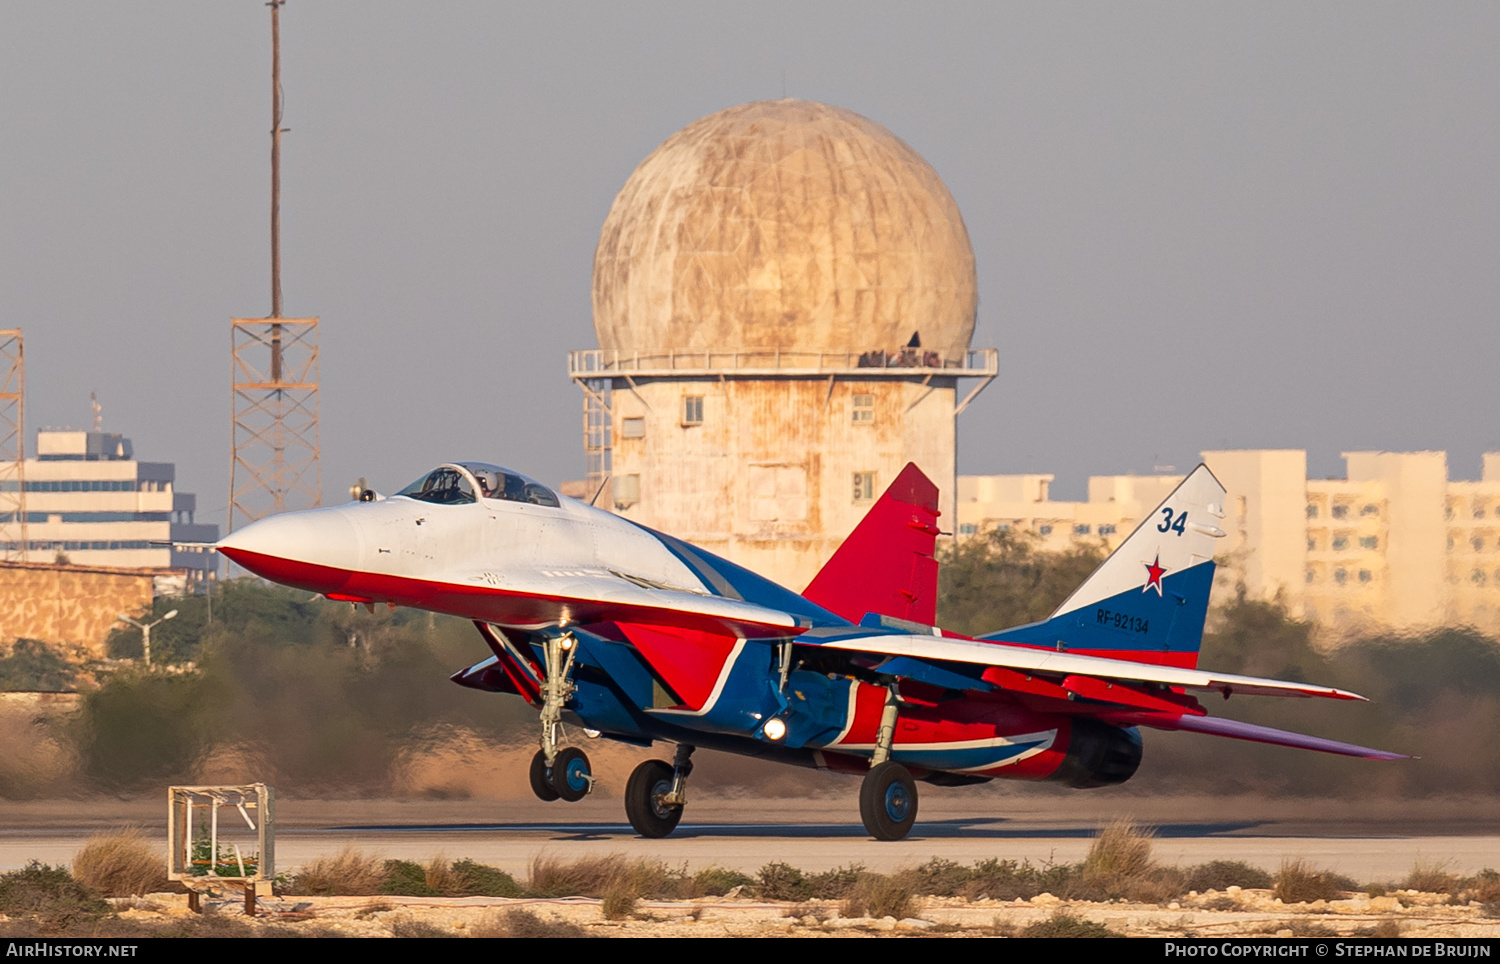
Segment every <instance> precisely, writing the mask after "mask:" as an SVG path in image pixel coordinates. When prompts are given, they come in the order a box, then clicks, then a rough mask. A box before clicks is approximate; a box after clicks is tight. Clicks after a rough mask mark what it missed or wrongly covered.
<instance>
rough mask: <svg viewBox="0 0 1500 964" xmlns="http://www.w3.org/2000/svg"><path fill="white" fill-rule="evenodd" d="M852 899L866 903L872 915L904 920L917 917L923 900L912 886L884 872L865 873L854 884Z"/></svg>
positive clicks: (867, 910)
mask: <svg viewBox="0 0 1500 964" xmlns="http://www.w3.org/2000/svg"><path fill="white" fill-rule="evenodd" d="M849 899H850V901H858V902H859V903H861V904H863V905H864V908H865V913H866V914H868V915H869V916H870V917H894V918H896V919H897V920H902V919H904V918H907V917H915V916H917V914H918V913H920V912H921V910H922V901H921V900H919V899H918V898H917V895H916V893H914V892H913V891H912V889H911V886H910V885H909V884H907V883H905V882H904V881H902V880H901V879H900V878H898V877H887V876H886V875H884V874H865V875H864V876H862V877H860V879H859V883H857V884H855V886H854V893H853V895H851V897H850V898H849Z"/></svg>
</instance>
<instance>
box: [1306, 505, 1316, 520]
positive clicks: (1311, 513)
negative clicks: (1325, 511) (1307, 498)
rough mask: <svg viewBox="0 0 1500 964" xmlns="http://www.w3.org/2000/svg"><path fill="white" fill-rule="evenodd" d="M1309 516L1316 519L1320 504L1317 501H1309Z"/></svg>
mask: <svg viewBox="0 0 1500 964" xmlns="http://www.w3.org/2000/svg"><path fill="white" fill-rule="evenodd" d="M1307 517H1308V518H1309V519H1316V518H1317V517H1318V506H1317V504H1316V503H1313V502H1309V503H1308V504H1307Z"/></svg>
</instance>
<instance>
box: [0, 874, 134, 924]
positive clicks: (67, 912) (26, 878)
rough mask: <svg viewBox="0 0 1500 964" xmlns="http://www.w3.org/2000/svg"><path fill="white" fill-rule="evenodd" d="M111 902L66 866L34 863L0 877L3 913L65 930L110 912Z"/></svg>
mask: <svg viewBox="0 0 1500 964" xmlns="http://www.w3.org/2000/svg"><path fill="white" fill-rule="evenodd" d="M110 911H111V908H110V906H109V903H108V902H107V901H104V900H102V899H100V897H99V895H98V894H95V893H94V892H93V891H92V890H90V889H89V888H87V887H85V886H84V885H83V884H80V883H79V882H78V881H76V880H74V879H73V875H72V874H70V873H68V871H67V870H66V869H65V868H63V867H49V866H47V865H46V864H43V863H40V862H38V861H35V860H33V861H32V862H31V863H29V864H27V865H26V866H25V868H23V869H21V870H12V871H10V872H9V873H5V874H0V914H4V915H5V916H6V917H12V918H14V917H22V918H27V919H31V920H35V921H39V922H41V923H42V924H43V926H44V927H46V928H47V929H58V928H65V927H67V926H69V925H70V924H73V923H75V922H78V921H81V920H90V919H95V918H98V917H102V916H104V915H105V914H108V913H110Z"/></svg>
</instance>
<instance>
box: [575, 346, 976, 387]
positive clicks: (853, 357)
mask: <svg viewBox="0 0 1500 964" xmlns="http://www.w3.org/2000/svg"><path fill="white" fill-rule="evenodd" d="M999 369H1000V352H999V350H998V349H995V348H968V349H965V350H964V353H963V356H962V357H961V358H945V357H943V355H942V354H941V353H939V352H936V351H932V350H931V349H923V348H896V349H889V350H887V349H879V348H876V349H871V350H870V351H864V352H827V351H781V350H779V349H766V348H744V349H734V350H729V349H714V350H711V351H689V350H683V351H671V352H654V353H649V354H643V353H640V352H622V351H614V350H606V349H603V348H585V349H579V350H576V351H570V352H568V377H570V378H573V379H575V380H581V379H595V378H610V377H621V378H625V377H628V378H632V379H634V378H692V377H695V376H696V377H703V378H720V377H739V378H777V377H780V378H788V377H801V378H809V377H813V378H826V377H829V376H855V377H859V378H930V377H941V378H984V379H987V380H988V379H991V378H994V377H995V375H996V374H997V373H998V372H999Z"/></svg>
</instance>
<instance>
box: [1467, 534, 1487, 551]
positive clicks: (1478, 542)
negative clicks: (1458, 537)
mask: <svg viewBox="0 0 1500 964" xmlns="http://www.w3.org/2000/svg"><path fill="white" fill-rule="evenodd" d="M1469 545H1471V546H1473V547H1474V551H1475V552H1478V551H1480V550H1481V549H1483V548H1484V540H1483V539H1481V538H1479V537H1478V536H1475V537H1474V538H1472V539H1470V540H1469Z"/></svg>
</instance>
